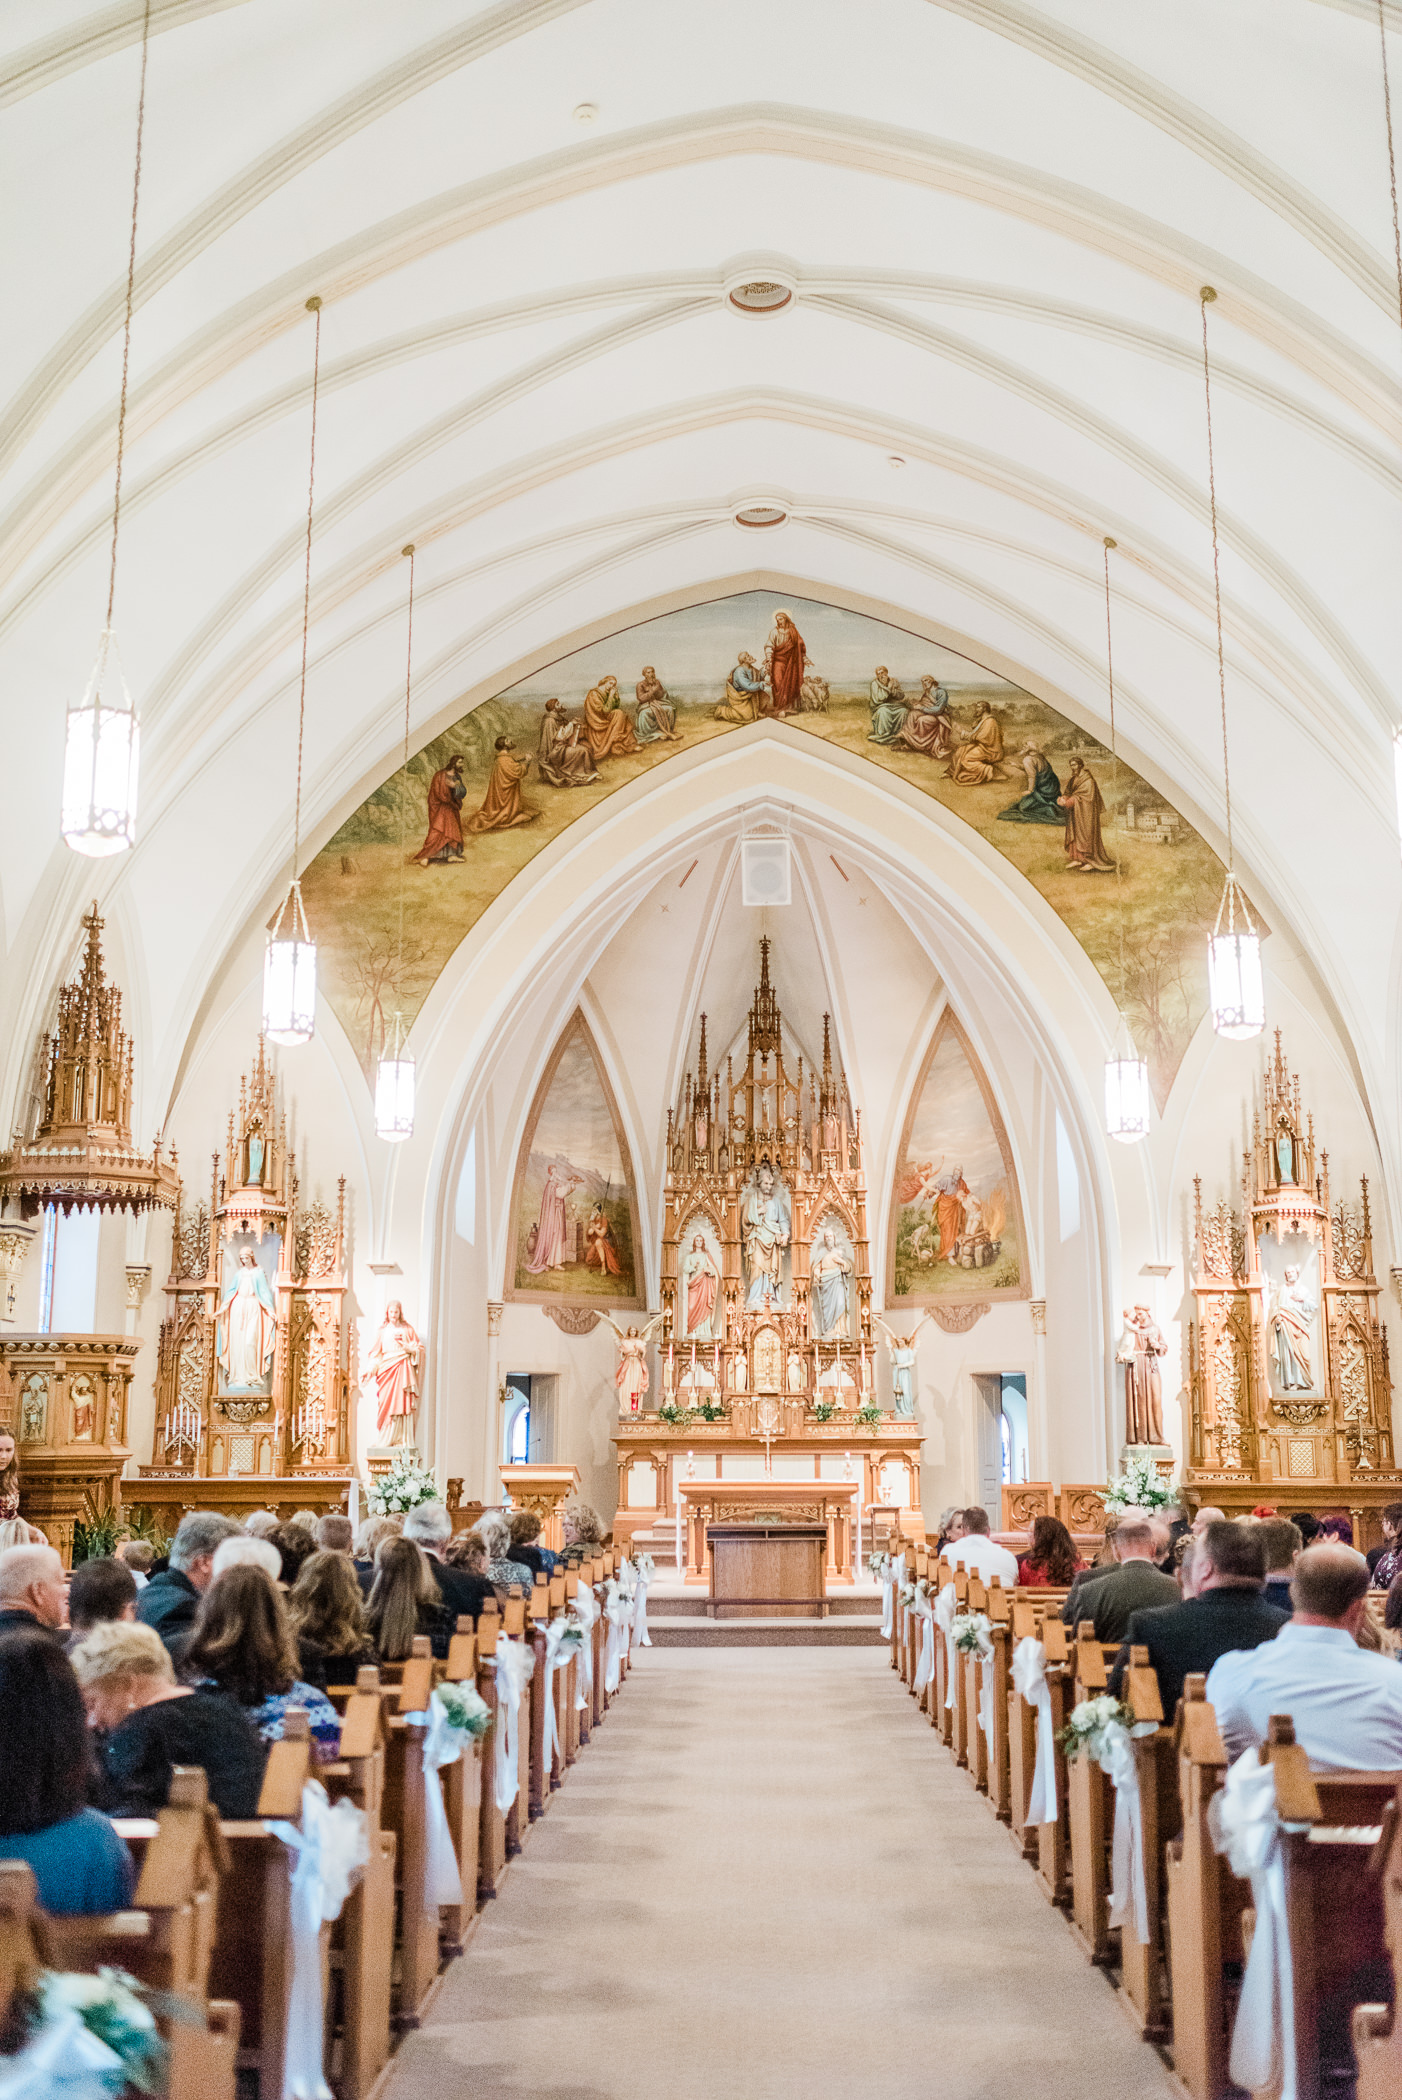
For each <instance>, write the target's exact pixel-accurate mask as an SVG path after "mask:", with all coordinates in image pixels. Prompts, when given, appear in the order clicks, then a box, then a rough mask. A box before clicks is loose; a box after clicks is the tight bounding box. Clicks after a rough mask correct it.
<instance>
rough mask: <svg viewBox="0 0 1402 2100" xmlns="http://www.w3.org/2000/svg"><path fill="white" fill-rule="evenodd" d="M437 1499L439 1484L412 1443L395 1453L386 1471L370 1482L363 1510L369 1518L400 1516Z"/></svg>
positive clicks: (438, 1497)
mask: <svg viewBox="0 0 1402 2100" xmlns="http://www.w3.org/2000/svg"><path fill="white" fill-rule="evenodd" d="M440 1499H441V1497H440V1496H439V1493H438V1482H437V1481H436V1480H435V1479H434V1477H433V1475H432V1473H430V1472H429V1471H428V1469H427V1467H426V1466H425V1465H424V1462H423V1460H422V1459H421V1458H420V1457H419V1454H418V1450H417V1448H416V1447H415V1446H414V1445H413V1444H406V1445H405V1446H404V1447H403V1449H402V1450H399V1451H396V1452H395V1454H394V1457H393V1458H392V1459H391V1460H390V1462H389V1471H388V1472H387V1473H385V1474H384V1475H382V1477H381V1478H380V1479H378V1480H372V1481H371V1482H370V1485H369V1488H368V1489H367V1490H366V1495H365V1503H366V1507H367V1508H368V1509H369V1511H370V1514H371V1516H372V1517H397V1516H402V1515H403V1514H404V1512H405V1511H406V1510H410V1509H417V1508H418V1506H419V1504H420V1503H421V1502H437V1501H439V1500H440Z"/></svg>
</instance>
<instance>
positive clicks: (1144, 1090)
mask: <svg viewBox="0 0 1402 2100" xmlns="http://www.w3.org/2000/svg"><path fill="white" fill-rule="evenodd" d="M1105 1129H1106V1132H1107V1134H1108V1135H1109V1136H1110V1137H1112V1138H1118V1139H1119V1141H1120V1143H1121V1144H1122V1145H1135V1144H1137V1143H1138V1142H1139V1140H1140V1138H1144V1137H1147V1136H1148V1135H1149V1067H1148V1064H1147V1063H1146V1061H1145V1060H1144V1059H1143V1058H1142V1057H1136V1056H1135V1054H1134V1051H1133V1049H1132V1048H1129V1049H1125V1050H1122V1051H1116V1052H1115V1054H1114V1055H1113V1056H1112V1057H1109V1058H1107V1059H1106V1063H1105Z"/></svg>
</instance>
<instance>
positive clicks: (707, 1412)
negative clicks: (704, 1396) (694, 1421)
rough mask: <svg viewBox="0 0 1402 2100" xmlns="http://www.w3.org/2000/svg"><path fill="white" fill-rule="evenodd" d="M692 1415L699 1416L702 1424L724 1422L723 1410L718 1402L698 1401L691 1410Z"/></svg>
mask: <svg viewBox="0 0 1402 2100" xmlns="http://www.w3.org/2000/svg"><path fill="white" fill-rule="evenodd" d="M692 1413H693V1414H694V1415H699V1416H700V1417H701V1420H702V1421H703V1422H723V1421H724V1420H725V1408H724V1406H723V1405H722V1403H721V1402H720V1401H719V1400H698V1401H697V1403H696V1405H695V1407H694V1408H693V1409H692Z"/></svg>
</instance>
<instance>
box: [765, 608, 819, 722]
mask: <svg viewBox="0 0 1402 2100" xmlns="http://www.w3.org/2000/svg"><path fill="white" fill-rule="evenodd" d="M807 661H808V651H807V649H806V648H805V647H804V644H803V636H802V635H801V634H800V633H799V631H798V629H797V628H796V627H795V626H794V623H793V621H792V619H791V618H790V616H789V615H788V613H786V612H776V613H775V615H774V625H773V627H772V628H771V629H770V630H769V640H768V641H767V642H766V643H765V645H764V668H765V670H766V672H767V673H768V674H769V690H770V692H771V694H772V695H773V706H774V712H775V714H776V715H790V714H796V713H797V712H798V710H799V709H800V708H801V707H802V705H803V667H804V665H805V664H806V663H807Z"/></svg>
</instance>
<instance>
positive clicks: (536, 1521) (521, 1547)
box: [509, 1509, 557, 1579]
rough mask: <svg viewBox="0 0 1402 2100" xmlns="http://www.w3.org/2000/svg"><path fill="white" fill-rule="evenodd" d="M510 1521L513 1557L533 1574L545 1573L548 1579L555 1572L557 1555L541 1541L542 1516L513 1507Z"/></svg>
mask: <svg viewBox="0 0 1402 2100" xmlns="http://www.w3.org/2000/svg"><path fill="white" fill-rule="evenodd" d="M509 1522H510V1525H511V1558H512V1559H513V1560H519V1561H520V1562H521V1564H522V1566H523V1567H527V1568H529V1569H530V1571H531V1573H532V1574H533V1575H544V1576H545V1577H546V1578H547V1579H548V1578H549V1577H550V1576H551V1575H553V1574H554V1573H555V1562H556V1558H557V1556H556V1555H555V1554H553V1553H552V1552H551V1551H550V1548H549V1547H548V1546H542V1545H541V1543H540V1518H539V1517H537V1516H534V1515H533V1514H532V1513H531V1511H530V1510H528V1509H513V1510H512V1512H511V1516H510V1519H509Z"/></svg>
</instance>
